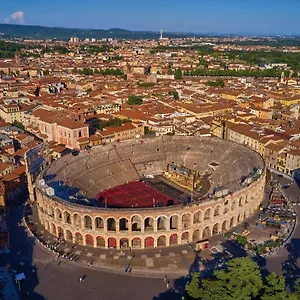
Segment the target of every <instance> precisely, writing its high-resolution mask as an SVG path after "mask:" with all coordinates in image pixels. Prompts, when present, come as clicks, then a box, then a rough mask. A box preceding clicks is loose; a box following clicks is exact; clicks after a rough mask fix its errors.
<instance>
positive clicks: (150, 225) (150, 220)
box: [144, 217, 154, 231]
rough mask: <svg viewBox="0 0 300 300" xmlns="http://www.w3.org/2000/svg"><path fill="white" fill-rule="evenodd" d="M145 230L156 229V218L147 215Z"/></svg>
mask: <svg viewBox="0 0 300 300" xmlns="http://www.w3.org/2000/svg"><path fill="white" fill-rule="evenodd" d="M144 228H145V231H154V219H153V218H152V217H147V218H145V220H144Z"/></svg>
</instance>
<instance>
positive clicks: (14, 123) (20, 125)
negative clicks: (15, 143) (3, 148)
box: [12, 120, 25, 130]
mask: <svg viewBox="0 0 300 300" xmlns="http://www.w3.org/2000/svg"><path fill="white" fill-rule="evenodd" d="M12 125H13V126H16V127H17V128H19V129H21V130H25V126H24V125H23V124H22V123H21V122H19V121H17V120H15V121H14V122H13V123H12Z"/></svg>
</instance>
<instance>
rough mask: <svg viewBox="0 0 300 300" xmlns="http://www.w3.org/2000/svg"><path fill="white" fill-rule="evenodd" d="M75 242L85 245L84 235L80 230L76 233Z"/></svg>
mask: <svg viewBox="0 0 300 300" xmlns="http://www.w3.org/2000/svg"><path fill="white" fill-rule="evenodd" d="M75 244H78V245H83V237H82V234H81V233H80V232H76V233H75Z"/></svg>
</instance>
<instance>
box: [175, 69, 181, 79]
mask: <svg viewBox="0 0 300 300" xmlns="http://www.w3.org/2000/svg"><path fill="white" fill-rule="evenodd" d="M174 78H175V79H182V71H181V69H176V70H175V73H174Z"/></svg>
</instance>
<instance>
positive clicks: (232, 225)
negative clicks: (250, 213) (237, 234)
mask: <svg viewBox="0 0 300 300" xmlns="http://www.w3.org/2000/svg"><path fill="white" fill-rule="evenodd" d="M232 227H234V217H232V218H231V219H230V224H229V228H232Z"/></svg>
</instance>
